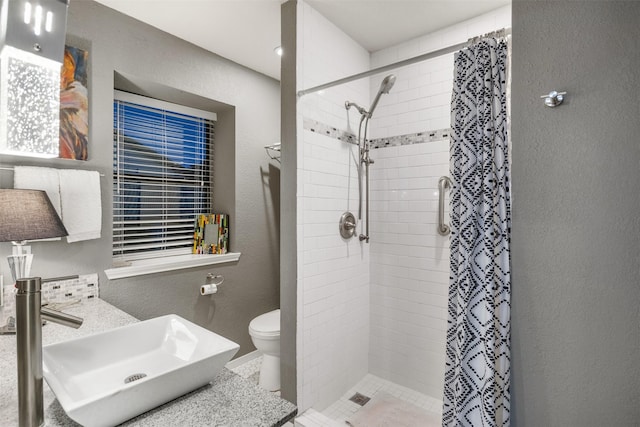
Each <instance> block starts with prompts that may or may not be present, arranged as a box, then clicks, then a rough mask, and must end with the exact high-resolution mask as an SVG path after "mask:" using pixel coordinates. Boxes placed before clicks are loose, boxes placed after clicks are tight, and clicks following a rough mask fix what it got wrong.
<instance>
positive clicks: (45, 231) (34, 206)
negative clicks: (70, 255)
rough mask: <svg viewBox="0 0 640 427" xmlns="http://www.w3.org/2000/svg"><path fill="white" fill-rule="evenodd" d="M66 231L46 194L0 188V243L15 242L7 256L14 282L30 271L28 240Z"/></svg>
mask: <svg viewBox="0 0 640 427" xmlns="http://www.w3.org/2000/svg"><path fill="white" fill-rule="evenodd" d="M67 234H68V233H67V230H66V229H65V228H64V225H63V224H62V220H61V219H60V217H59V216H58V214H57V213H56V210H55V209H54V207H53V205H52V204H51V201H50V200H49V197H48V196H47V193H45V192H44V191H40V190H2V189H0V242H12V243H13V245H14V247H13V254H12V255H9V256H8V257H7V260H8V262H9V267H10V268H11V276H12V278H13V282H14V283H15V282H16V280H17V279H22V278H24V277H28V276H29V274H30V269H31V262H32V260H33V255H32V254H31V253H25V252H24V245H25V244H26V241H27V240H38V239H48V238H51V237H63V236H66V235H67Z"/></svg>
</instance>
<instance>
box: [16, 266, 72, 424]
mask: <svg viewBox="0 0 640 427" xmlns="http://www.w3.org/2000/svg"><path fill="white" fill-rule="evenodd" d="M16 287H17V288H18V292H17V293H16V342H17V354H18V425H19V426H20V427H40V426H42V425H44V407H43V395H42V318H43V317H45V318H46V319H47V320H50V321H52V322H55V323H60V324H63V325H65V326H71V327H74V328H78V327H80V325H81V324H82V319H80V318H79V317H76V316H71V315H68V314H64V313H61V312H58V311H55V310H51V309H46V308H43V307H41V305H42V294H41V292H40V289H41V279H40V278H39V277H31V278H24V279H18V280H17V281H16Z"/></svg>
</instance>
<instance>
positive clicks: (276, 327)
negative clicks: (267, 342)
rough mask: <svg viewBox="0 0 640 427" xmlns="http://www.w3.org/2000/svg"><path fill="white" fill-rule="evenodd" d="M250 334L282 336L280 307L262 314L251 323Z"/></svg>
mask: <svg viewBox="0 0 640 427" xmlns="http://www.w3.org/2000/svg"><path fill="white" fill-rule="evenodd" d="M249 335H251V336H258V337H265V338H267V337H279V336H280V309H277V310H273V311H270V312H268V313H265V314H261V315H260V316H258V317H256V318H255V319H253V320H252V321H251V323H249Z"/></svg>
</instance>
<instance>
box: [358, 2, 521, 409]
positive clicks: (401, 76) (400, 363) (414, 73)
mask: <svg viewBox="0 0 640 427" xmlns="http://www.w3.org/2000/svg"><path fill="white" fill-rule="evenodd" d="M510 26H511V8H510V7H509V6H507V7H503V8H501V9H498V10H496V11H494V12H491V13H488V14H485V15H481V16H479V17H476V18H474V19H471V20H469V21H466V22H464V23H461V24H458V25H455V26H452V27H449V28H447V29H445V30H442V31H438V32H436V33H433V34H431V35H428V36H423V37H419V38H417V39H414V40H411V41H409V42H407V43H403V44H401V45H398V46H395V47H392V48H388V49H385V50H382V51H379V52H376V53H374V54H372V56H371V61H372V67H378V66H381V65H385V64H387V63H392V62H396V61H399V60H402V59H406V58H410V57H413V56H417V55H420V54H422V53H426V52H429V51H432V50H435V49H439V48H443V47H446V46H450V45H453V44H457V43H460V42H463V41H465V40H467V39H469V38H471V37H474V36H477V35H480V34H485V33H488V32H491V31H494V30H496V29H500V28H505V27H510ZM393 73H394V74H395V75H396V78H397V80H396V84H395V85H394V87H393V89H392V90H391V92H390V93H389V94H388V95H383V97H382V98H381V100H380V104H379V106H378V108H377V109H376V111H375V114H374V118H373V119H372V120H371V132H370V135H371V137H372V138H388V137H393V136H399V135H406V134H415V133H419V132H423V133H425V134H428V133H429V132H430V131H434V130H438V129H443V128H448V127H450V103H451V88H452V87H453V54H449V55H446V56H441V57H438V58H434V59H431V60H428V61H423V62H420V63H417V64H413V65H411V66H407V67H403V68H401V69H397V70H394V71H393ZM381 79H382V76H379V77H378V78H375V77H374V78H372V79H371V89H370V91H371V92H370V93H371V94H372V96H373V95H375V93H376V92H377V91H378V88H379V85H380V81H381ZM371 157H372V158H373V159H374V160H375V163H374V165H372V167H371V186H372V192H371V236H372V240H371V269H370V272H371V283H370V287H371V289H370V291H371V307H370V308H371V320H370V333H371V338H370V352H369V370H370V372H371V373H372V374H374V375H377V376H380V377H382V378H385V379H387V380H391V381H394V382H396V383H398V384H400V385H403V386H406V387H410V388H412V389H414V390H416V391H419V392H421V393H424V394H428V395H430V396H433V397H435V398H437V399H442V389H443V381H444V363H445V353H444V346H445V338H446V319H447V301H448V298H447V293H448V288H449V238H448V237H442V236H440V235H438V234H437V232H436V221H437V203H438V193H437V184H438V179H439V178H440V176H442V175H449V139H448V138H447V139H444V140H440V141H431V142H425V143H419V144H413V145H400V146H393V147H387V148H378V149H374V150H372V154H371ZM445 201H446V204H445V208H446V212H445V217H446V218H448V201H449V198H448V192H447V197H446V199H445Z"/></svg>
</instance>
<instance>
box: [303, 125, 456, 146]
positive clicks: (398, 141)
mask: <svg viewBox="0 0 640 427" xmlns="http://www.w3.org/2000/svg"><path fill="white" fill-rule="evenodd" d="M303 127H304V129H305V130H308V131H311V132H315V133H319V134H321V135H325V136H328V137H329V138H334V139H337V140H339V141H344V142H348V143H349V144H354V145H355V144H357V143H358V141H357V138H356V136H355V135H354V134H352V133H349V132H346V131H344V130H341V129H338V128H334V127H332V126H329V125H327V124H325V123H321V122H318V121H316V120H312V119H308V118H304V119H303ZM450 136H451V129H448V128H447V129H438V130H434V131H425V132H418V133H410V134H406V135H398V136H391V137H387V138H376V139H371V140H369V143H370V147H371V148H384V147H395V146H399V145H412V144H422V143H424V142H433V141H442V140H445V139H449V137H450Z"/></svg>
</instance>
